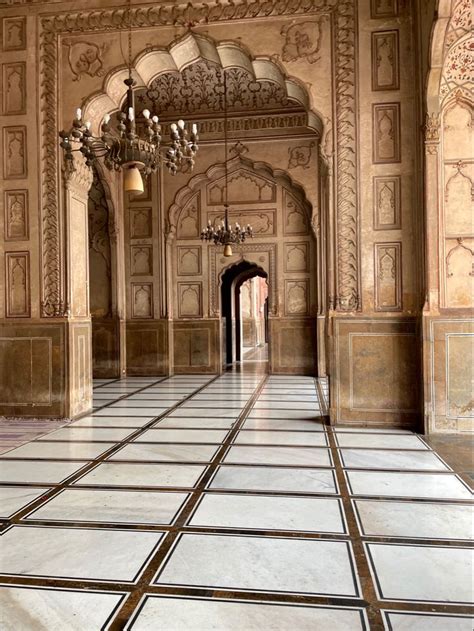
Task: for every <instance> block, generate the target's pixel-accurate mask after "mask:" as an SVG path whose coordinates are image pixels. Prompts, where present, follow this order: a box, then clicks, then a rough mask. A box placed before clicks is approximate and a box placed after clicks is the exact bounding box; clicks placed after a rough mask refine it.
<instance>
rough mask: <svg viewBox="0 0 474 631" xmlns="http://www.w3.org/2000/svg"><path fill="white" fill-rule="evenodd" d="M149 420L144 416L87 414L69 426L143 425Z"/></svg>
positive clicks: (133, 426) (131, 426)
mask: <svg viewBox="0 0 474 631" xmlns="http://www.w3.org/2000/svg"><path fill="white" fill-rule="evenodd" d="M148 422H149V419H147V418H146V417H144V416H127V417H121V416H87V417H83V418H81V419H79V420H78V421H73V422H72V423H71V424H70V425H69V427H130V428H131V429H133V428H135V429H136V428H138V427H143V426H144V425H146V424H147V423H148Z"/></svg>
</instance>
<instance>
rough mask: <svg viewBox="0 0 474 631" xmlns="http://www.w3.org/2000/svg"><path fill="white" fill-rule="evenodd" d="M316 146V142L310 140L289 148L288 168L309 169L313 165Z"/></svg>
mask: <svg viewBox="0 0 474 631" xmlns="http://www.w3.org/2000/svg"><path fill="white" fill-rule="evenodd" d="M315 146H316V143H315V142H308V143H306V144H304V145H299V146H298V147H290V148H289V149H288V169H290V170H291V169H297V168H298V167H302V168H303V169H309V168H310V166H311V157H312V153H313V148H314V147H315Z"/></svg>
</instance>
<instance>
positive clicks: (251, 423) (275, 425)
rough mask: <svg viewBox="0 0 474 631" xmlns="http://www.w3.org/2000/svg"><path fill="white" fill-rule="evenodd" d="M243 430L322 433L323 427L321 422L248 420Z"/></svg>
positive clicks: (280, 419) (278, 419)
mask: <svg viewBox="0 0 474 631" xmlns="http://www.w3.org/2000/svg"><path fill="white" fill-rule="evenodd" d="M242 427H243V429H244V430H245V429H262V430H266V429H269V430H279V429H288V430H295V431H296V430H306V431H310V432H324V426H323V425H322V424H321V421H314V420H313V421H298V420H296V419H290V420H286V419H283V418H248V419H247V420H246V421H245V422H244V424H243V426H242Z"/></svg>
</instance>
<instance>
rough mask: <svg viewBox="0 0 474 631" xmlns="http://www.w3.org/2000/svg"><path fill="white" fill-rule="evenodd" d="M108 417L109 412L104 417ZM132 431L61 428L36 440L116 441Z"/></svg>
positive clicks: (100, 428)
mask: <svg viewBox="0 0 474 631" xmlns="http://www.w3.org/2000/svg"><path fill="white" fill-rule="evenodd" d="M106 416H110V412H109V413H108V414H107V415H106ZM96 418H99V417H96ZM151 418H153V417H151ZM150 420H151V419H150ZM134 431H136V430H133V429H117V428H113V429H112V428H111V429H109V428H108V427H107V428H102V427H99V428H96V427H63V428H61V429H58V430H56V431H54V432H50V433H49V434H46V435H45V436H42V437H41V438H38V440H48V441H49V440H64V441H65V440H72V441H74V440H79V441H90V442H95V441H118V440H124V439H125V438H127V436H130V435H131V434H133V432H134Z"/></svg>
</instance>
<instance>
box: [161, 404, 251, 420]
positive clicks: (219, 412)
mask: <svg viewBox="0 0 474 631" xmlns="http://www.w3.org/2000/svg"><path fill="white" fill-rule="evenodd" d="M239 414H240V411H239V410H229V409H227V408H215V407H212V406H210V407H208V408H184V407H183V406H181V407H180V408H178V409H177V410H173V412H171V413H170V414H169V417H170V418H171V417H173V416H179V417H181V418H183V417H184V416H188V417H191V418H193V417H195V418H205V417H206V416H212V417H213V418H231V419H236V418H237V417H238V416H239Z"/></svg>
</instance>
